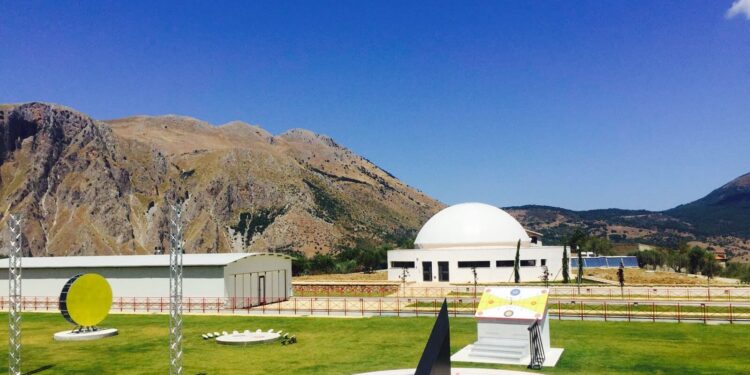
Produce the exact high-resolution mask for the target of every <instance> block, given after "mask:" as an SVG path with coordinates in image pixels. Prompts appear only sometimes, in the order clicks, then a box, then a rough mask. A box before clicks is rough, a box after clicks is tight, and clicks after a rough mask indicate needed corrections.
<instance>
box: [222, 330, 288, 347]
mask: <svg viewBox="0 0 750 375" xmlns="http://www.w3.org/2000/svg"><path fill="white" fill-rule="evenodd" d="M280 338H281V335H279V334H278V333H275V332H243V333H230V334H228V335H222V336H219V337H217V338H216V343H217V344H222V345H256V344H267V343H270V342H274V341H278V340H279V339H280Z"/></svg>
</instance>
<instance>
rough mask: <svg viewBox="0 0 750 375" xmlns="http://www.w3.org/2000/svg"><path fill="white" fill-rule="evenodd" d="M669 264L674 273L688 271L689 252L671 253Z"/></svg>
mask: <svg viewBox="0 0 750 375" xmlns="http://www.w3.org/2000/svg"><path fill="white" fill-rule="evenodd" d="M667 264H668V265H669V268H671V269H672V270H673V271H674V272H682V270H683V269H685V270H686V271H687V266H688V257H687V252H685V253H683V252H680V251H679V250H677V251H670V252H669V253H668V254H667Z"/></svg>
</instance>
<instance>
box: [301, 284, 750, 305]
mask: <svg viewBox="0 0 750 375" xmlns="http://www.w3.org/2000/svg"><path fill="white" fill-rule="evenodd" d="M293 286H294V295H295V296H297V297H401V298H422V297H475V296H476V297H479V296H481V294H482V291H483V290H484V288H485V287H487V286H488V285H480V286H478V287H476V288H474V286H473V285H459V286H449V287H443V286H436V287H431V286H409V285H407V286H406V287H400V286H398V285H392V284H391V285H389V284H379V285H372V284H356V283H338V284H337V283H325V284H323V283H321V284H310V283H305V284H302V285H300V284H296V283H295V284H294V285H293ZM503 286H512V285H503ZM523 286H526V285H523ZM536 286H539V285H536ZM550 297H551V298H584V297H585V298H589V299H594V298H598V299H607V300H613V299H619V300H647V301H652V300H653V301H683V300H684V301H708V302H711V301H727V302H732V301H737V302H739V301H747V302H750V288H749V287H741V286H737V287H735V286H726V285H721V286H714V287H704V286H695V287H668V286H659V287H647V286H629V287H625V288H622V289H621V288H620V287H619V286H611V285H584V286H581V287H580V288H578V287H577V286H575V285H566V286H557V285H555V286H550Z"/></svg>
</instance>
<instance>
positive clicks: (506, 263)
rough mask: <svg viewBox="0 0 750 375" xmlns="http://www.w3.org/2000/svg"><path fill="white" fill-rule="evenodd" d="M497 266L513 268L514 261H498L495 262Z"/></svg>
mask: <svg viewBox="0 0 750 375" xmlns="http://www.w3.org/2000/svg"><path fill="white" fill-rule="evenodd" d="M495 265H496V266H497V267H513V261H512V260H498V261H497V262H495Z"/></svg>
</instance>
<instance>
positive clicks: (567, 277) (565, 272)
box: [562, 245, 570, 284]
mask: <svg viewBox="0 0 750 375" xmlns="http://www.w3.org/2000/svg"><path fill="white" fill-rule="evenodd" d="M569 266H570V260H569V259H568V245H563V259H562V277H563V284H567V283H569V282H570V274H569V273H568V267H569Z"/></svg>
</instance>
